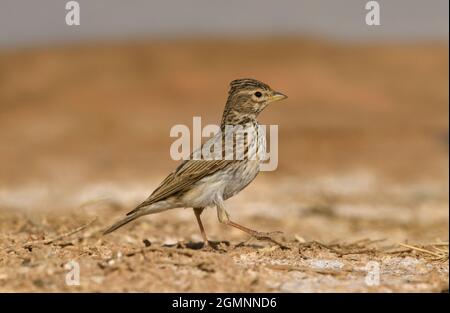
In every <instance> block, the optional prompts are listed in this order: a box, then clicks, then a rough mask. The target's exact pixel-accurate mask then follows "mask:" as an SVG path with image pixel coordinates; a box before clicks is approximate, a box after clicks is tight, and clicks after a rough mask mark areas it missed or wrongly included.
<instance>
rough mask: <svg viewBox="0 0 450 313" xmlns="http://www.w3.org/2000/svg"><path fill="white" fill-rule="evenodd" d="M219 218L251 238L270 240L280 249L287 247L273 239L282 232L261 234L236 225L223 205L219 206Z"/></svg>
mask: <svg viewBox="0 0 450 313" xmlns="http://www.w3.org/2000/svg"><path fill="white" fill-rule="evenodd" d="M217 217H218V218H219V221H220V222H221V223H223V224H225V225H229V226H232V227H235V228H237V229H239V230H241V231H243V232H246V233H247V234H249V235H250V236H252V237H254V238H256V239H258V240H269V241H271V242H273V243H276V244H277V245H279V246H280V247H285V246H284V245H282V244H281V243H279V242H278V241H276V240H275V239H273V238H272V236H273V235H275V234H281V232H279V231H276V232H270V233H265V232H259V231H256V230H253V229H250V228H248V227H245V226H243V225H240V224H238V223H235V222H233V221H232V220H230V215H229V214H228V212H227V211H226V210H225V208H224V207H223V206H222V205H218V206H217Z"/></svg>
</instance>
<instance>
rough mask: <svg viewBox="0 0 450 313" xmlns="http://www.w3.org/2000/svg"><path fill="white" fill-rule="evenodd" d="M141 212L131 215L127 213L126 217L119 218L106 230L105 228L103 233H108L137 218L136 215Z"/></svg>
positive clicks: (138, 215)
mask: <svg viewBox="0 0 450 313" xmlns="http://www.w3.org/2000/svg"><path fill="white" fill-rule="evenodd" d="M140 216H141V214H133V215H129V216H127V217H125V218H124V219H121V220H120V221H118V222H117V223H115V224H114V225H112V226H111V227H110V228H108V229H107V230H105V231H104V232H103V235H106V234H109V233H110V232H113V231H115V230H116V229H117V228H120V227H122V226H123V225H125V224H128V223H129V222H131V221H133V220H135V219H137V218H138V217H140Z"/></svg>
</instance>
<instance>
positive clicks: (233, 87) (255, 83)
mask: <svg viewBox="0 0 450 313" xmlns="http://www.w3.org/2000/svg"><path fill="white" fill-rule="evenodd" d="M258 88H260V89H263V90H270V87H269V86H268V85H267V84H264V83H263V82H260V81H259V80H256V79H253V78H240V79H235V80H233V81H232V82H231V83H230V92H229V93H230V94H232V93H234V92H236V91H241V90H244V89H250V90H252V89H258Z"/></svg>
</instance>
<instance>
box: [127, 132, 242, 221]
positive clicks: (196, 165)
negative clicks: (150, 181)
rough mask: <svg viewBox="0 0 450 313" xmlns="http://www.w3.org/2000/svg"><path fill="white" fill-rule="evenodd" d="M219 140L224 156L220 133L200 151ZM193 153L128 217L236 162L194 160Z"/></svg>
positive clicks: (223, 145)
mask: <svg viewBox="0 0 450 313" xmlns="http://www.w3.org/2000/svg"><path fill="white" fill-rule="evenodd" d="M220 140H221V141H222V145H221V148H222V155H225V154H224V153H225V144H224V141H223V140H224V138H223V137H222V135H221V134H220V133H218V134H216V135H215V136H214V137H213V138H211V139H210V140H208V141H207V142H206V143H204V144H203V145H202V147H201V148H200V149H202V148H203V147H204V146H205V145H207V146H209V147H211V146H212V145H213V144H214V143H217V141H220ZM233 149H235V143H234V144H233ZM195 153H196V152H193V153H191V155H190V157H189V159H188V160H185V161H183V162H182V163H181V164H180V165H179V166H178V167H177V168H176V169H175V171H174V172H173V173H171V174H170V175H169V176H167V177H166V178H165V179H164V180H163V181H162V182H161V184H159V186H158V187H157V188H156V189H155V191H153V193H152V194H151V195H150V197H148V198H147V200H145V201H144V202H142V203H141V204H140V205H138V206H137V207H136V208H135V209H134V210H133V211H131V212H129V213H128V215H130V214H133V213H135V212H137V211H138V210H139V209H140V208H142V207H145V206H148V205H150V204H153V203H155V202H158V201H161V200H164V199H166V198H167V197H169V196H172V195H174V194H176V193H178V192H182V191H186V190H188V189H189V187H191V186H192V185H193V184H194V183H196V182H197V181H199V180H200V179H202V178H204V177H206V176H209V175H211V174H214V173H215V172H217V171H219V170H221V169H223V168H225V167H226V166H227V165H229V164H231V163H233V162H236V161H234V160H223V159H222V160H204V159H200V160H195V159H194V157H193V156H194V155H195Z"/></svg>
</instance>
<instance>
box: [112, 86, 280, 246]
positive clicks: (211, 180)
mask: <svg viewBox="0 0 450 313" xmlns="http://www.w3.org/2000/svg"><path fill="white" fill-rule="evenodd" d="M286 98H287V96H286V95H285V94H283V93H281V92H278V91H275V90H273V89H272V88H271V87H269V85H267V84H265V83H263V82H261V81H258V80H256V79H253V78H242V79H236V80H233V81H231V83H230V86H229V91H228V98H227V101H226V104H225V108H224V111H223V114H222V120H221V124H220V130H219V131H218V132H217V134H216V135H215V136H213V137H212V138H210V139H209V140H208V141H206V142H205V143H204V144H203V145H202V146H201V147H200V149H198V150H196V151H194V152H192V153H191V155H190V157H189V158H188V159H186V160H184V161H182V162H181V163H180V164H179V165H178V167H176V169H175V170H174V171H173V172H172V173H170V174H169V175H168V176H167V177H166V178H165V179H164V180H163V181H162V182H161V183H160V184H159V186H158V187H157V188H156V189H155V190H154V191H153V193H151V195H150V196H149V197H148V198H147V199H146V200H145V201H144V202H142V203H141V204H139V205H138V206H137V207H136V208H135V209H134V210H132V211H130V212H128V213H127V215H126V217H125V218H123V219H121V220H119V221H118V222H116V223H115V224H113V225H112V226H111V227H109V228H108V229H106V230H105V231H104V234H108V233H111V232H112V231H115V230H116V229H118V228H120V227H122V226H124V225H125V224H127V223H129V222H131V221H133V220H135V219H137V218H139V217H142V216H144V215H149V214H155V213H159V212H162V211H166V210H170V209H175V208H192V209H193V212H194V215H195V217H196V220H197V223H198V227H199V229H200V233H201V236H202V239H203V242H204V246H208V245H209V246H210V241H209V240H208V237H207V235H206V232H205V228H204V227H203V223H202V220H201V214H202V212H203V210H204V209H205V208H207V207H216V209H217V217H218V220H219V222H220V223H223V224H225V225H228V226H232V227H235V228H237V229H239V230H241V231H243V232H245V233H247V234H249V235H250V236H252V237H254V238H257V239H268V240H271V241H274V242H276V241H275V240H273V238H272V235H273V233H276V232H271V233H268V232H259V231H256V230H253V229H251V228H248V227H246V226H243V225H241V224H238V223H236V222H234V221H232V220H231V218H230V214H229V213H228V212H227V210H226V209H225V205H224V201H225V200H227V199H229V198H231V197H232V196H234V195H236V194H238V193H239V192H240V191H242V190H243V189H244V188H245V187H247V186H248V185H249V184H250V183H251V182H252V181H253V180H254V179H255V177H256V176H257V175H258V173H259V172H260V165H261V163H262V162H263V161H264V157H265V155H264V153H265V151H266V140H265V136H264V134H263V133H262V132H261V127H260V125H259V124H258V120H257V117H258V115H259V114H260V113H261V112H262V111H263V110H264V109H265V108H266V107H267V106H268V105H269V104H270V103H272V102H275V101H280V100H283V99H286ZM230 129H231V131H230ZM239 134H240V135H239ZM242 134H243V136H242ZM238 135H239V136H238ZM212 147H214V148H215V147H218V148H217V149H215V151H214V155H213V156H212V157H211V156H208V157H205V156H204V154H207V153H203V152H205V151H211V148H212ZM239 148H240V150H239V151H238V149H239ZM239 152H240V153H239Z"/></svg>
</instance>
